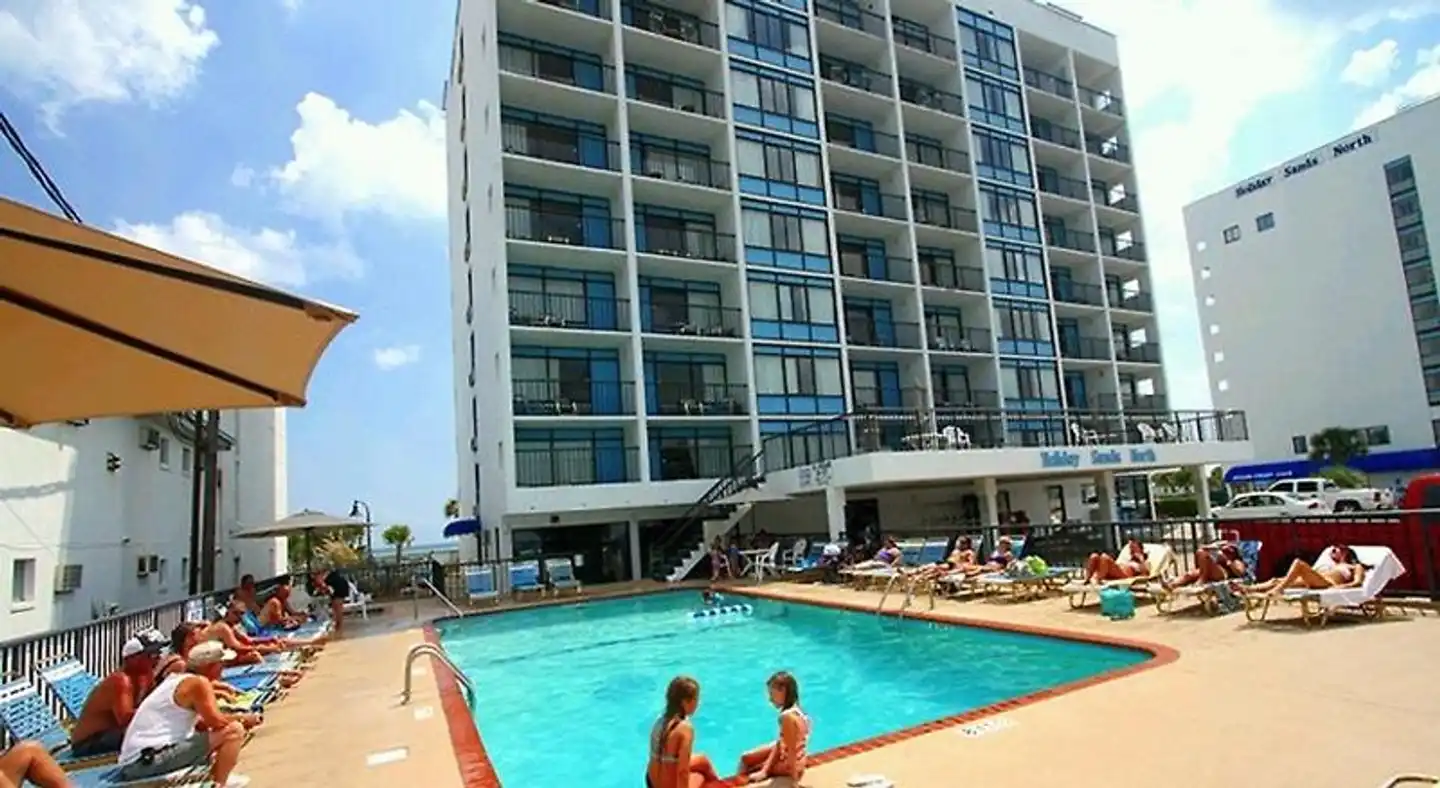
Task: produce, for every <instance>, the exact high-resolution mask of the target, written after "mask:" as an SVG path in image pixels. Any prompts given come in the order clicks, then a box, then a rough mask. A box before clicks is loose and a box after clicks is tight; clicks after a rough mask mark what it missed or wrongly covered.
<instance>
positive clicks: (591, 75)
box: [495, 33, 606, 91]
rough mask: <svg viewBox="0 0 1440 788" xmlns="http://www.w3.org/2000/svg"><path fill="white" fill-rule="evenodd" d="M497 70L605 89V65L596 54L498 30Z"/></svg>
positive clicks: (582, 86) (591, 88)
mask: <svg viewBox="0 0 1440 788" xmlns="http://www.w3.org/2000/svg"><path fill="white" fill-rule="evenodd" d="M495 43H497V44H499V45H500V70H502V71H514V72H516V73H520V74H530V75H532V76H539V77H540V78H541V79H546V80H550V81H555V82H569V83H571V84H574V85H575V86H576V87H581V88H585V89H586V90H598V91H605V89H606V88H605V64H604V61H603V60H601V59H600V56H599V55H596V54H593V53H590V52H581V51H580V50H578V49H568V48H566V47H559V46H555V45H554V44H547V43H545V42H544V41H536V40H535V39H533V38H525V37H523V36H517V35H511V34H510V33H500V34H498V35H497V36H495Z"/></svg>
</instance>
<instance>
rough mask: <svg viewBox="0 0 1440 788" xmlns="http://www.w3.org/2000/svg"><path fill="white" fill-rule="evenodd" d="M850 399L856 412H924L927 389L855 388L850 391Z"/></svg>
mask: <svg viewBox="0 0 1440 788" xmlns="http://www.w3.org/2000/svg"><path fill="white" fill-rule="evenodd" d="M850 399H851V405H852V409H853V410H855V411H876V410H923V409H924V408H925V407H926V403H925V389H923V388H916V387H907V388H885V387H883V386H855V387H853V388H851V389H850Z"/></svg>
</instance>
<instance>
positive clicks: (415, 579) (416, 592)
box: [410, 575, 465, 619]
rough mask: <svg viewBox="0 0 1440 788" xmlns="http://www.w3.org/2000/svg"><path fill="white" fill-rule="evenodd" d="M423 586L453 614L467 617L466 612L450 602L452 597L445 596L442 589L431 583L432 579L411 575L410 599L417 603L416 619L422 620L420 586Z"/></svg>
mask: <svg viewBox="0 0 1440 788" xmlns="http://www.w3.org/2000/svg"><path fill="white" fill-rule="evenodd" d="M422 585H423V586H425V587H426V588H428V589H430V593H432V594H434V595H435V596H436V598H438V599H439V600H440V601H441V602H444V603H445V606H446V607H448V608H450V612H451V613H454V614H455V615H457V616H463V615H465V611H463V610H461V609H460V608H459V607H458V606H456V604H455V603H454V602H451V601H450V597H448V596H445V594H444V593H443V592H441V590H440V589H438V588H436V587H435V584H434V583H432V582H430V578H428V577H424V576H422V575H411V576H410V599H411V601H412V602H414V603H415V618H417V619H418V618H420V586H422Z"/></svg>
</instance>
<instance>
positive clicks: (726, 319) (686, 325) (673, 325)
mask: <svg viewBox="0 0 1440 788" xmlns="http://www.w3.org/2000/svg"><path fill="white" fill-rule="evenodd" d="M740 324H741V316H740V310H739V309H736V308H734V307H727V306H709V305H702V304H685V305H683V306H678V307H677V306H675V305H671V304H664V303H653V302H652V303H651V305H650V308H649V309H648V310H642V311H641V313H640V330H641V331H643V332H645V333H647V334H667V335H671V336H684V337H709V338H712V339H715V338H723V339H739V338H740V336H741V330H740Z"/></svg>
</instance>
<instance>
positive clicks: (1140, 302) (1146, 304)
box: [1110, 293, 1155, 312]
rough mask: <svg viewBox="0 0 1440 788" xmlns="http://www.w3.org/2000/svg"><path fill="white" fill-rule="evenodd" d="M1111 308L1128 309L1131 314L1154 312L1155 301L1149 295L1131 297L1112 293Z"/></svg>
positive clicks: (1131, 295) (1139, 294)
mask: <svg viewBox="0 0 1440 788" xmlns="http://www.w3.org/2000/svg"><path fill="white" fill-rule="evenodd" d="M1110 307H1111V308H1112V309H1126V310H1129V311H1131V312H1154V311H1155V300H1154V299H1153V298H1151V297H1150V294H1149V293H1131V294H1129V295H1121V294H1119V293H1111V294H1110Z"/></svg>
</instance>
